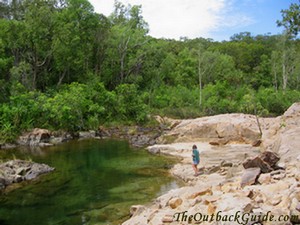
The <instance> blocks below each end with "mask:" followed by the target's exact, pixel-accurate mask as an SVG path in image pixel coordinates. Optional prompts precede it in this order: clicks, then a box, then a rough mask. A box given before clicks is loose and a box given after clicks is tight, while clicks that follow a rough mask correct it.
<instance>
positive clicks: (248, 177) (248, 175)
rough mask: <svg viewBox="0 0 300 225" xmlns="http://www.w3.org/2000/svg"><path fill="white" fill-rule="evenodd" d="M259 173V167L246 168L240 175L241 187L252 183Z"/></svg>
mask: <svg viewBox="0 0 300 225" xmlns="http://www.w3.org/2000/svg"><path fill="white" fill-rule="evenodd" d="M260 173H261V170H260V168H248V169H246V170H245V171H244V173H243V176H242V181H241V187H245V186H246V185H251V184H254V183H255V182H256V179H257V178H258V176H259V174H260Z"/></svg>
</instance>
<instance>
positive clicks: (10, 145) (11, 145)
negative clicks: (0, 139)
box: [0, 143, 17, 149]
mask: <svg viewBox="0 0 300 225" xmlns="http://www.w3.org/2000/svg"><path fill="white" fill-rule="evenodd" d="M16 147H17V146H16V145H15V144H9V143H5V144H3V145H0V149H13V148H16Z"/></svg>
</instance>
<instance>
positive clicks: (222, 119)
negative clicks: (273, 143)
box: [160, 114, 261, 144]
mask: <svg viewBox="0 0 300 225" xmlns="http://www.w3.org/2000/svg"><path fill="white" fill-rule="evenodd" d="M260 138H261V133H260V131H259V126H258V123H257V119H256V117H255V116H253V115H246V114H222V115H216V116H210V117H202V118H197V119H190V120H182V121H181V122H180V123H178V125H177V126H175V127H174V128H173V129H172V130H171V131H169V132H167V133H166V134H165V135H164V136H162V137H161V138H160V142H161V143H168V142H170V141H171V142H191V141H208V142H210V141H211V142H212V143H217V144H219V142H218V140H221V142H222V143H225V144H226V143H227V142H239V143H247V144H253V143H257V142H258V141H259V140H260Z"/></svg>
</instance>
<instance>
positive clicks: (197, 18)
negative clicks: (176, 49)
mask: <svg viewBox="0 0 300 225" xmlns="http://www.w3.org/2000/svg"><path fill="white" fill-rule="evenodd" d="M120 1H121V2H122V3H124V4H125V5H128V4H131V5H142V10H143V16H144V19H145V20H146V22H148V24H149V28H150V32H149V34H150V35H151V36H154V37H157V38H161V37H163V38H173V39H179V38H180V37H188V38H196V37H203V38H212V39H213V40H215V41H222V40H229V38H230V37H231V36H232V35H233V34H236V33H240V32H245V31H248V32H251V34H252V35H257V34H267V33H271V34H280V33H281V32H282V31H283V28H279V27H277V24H276V20H280V19H281V18H282V17H281V13H280V11H281V10H282V9H288V8H289V6H290V4H291V3H298V2H299V1H298V0H120ZM90 2H91V3H92V4H93V6H94V7H95V11H96V12H99V13H103V14H104V15H109V14H110V13H111V12H112V11H113V4H114V0H90Z"/></svg>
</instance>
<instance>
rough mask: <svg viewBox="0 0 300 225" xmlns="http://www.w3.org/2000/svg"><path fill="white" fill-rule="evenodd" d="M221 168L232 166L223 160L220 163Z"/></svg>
mask: <svg viewBox="0 0 300 225" xmlns="http://www.w3.org/2000/svg"><path fill="white" fill-rule="evenodd" d="M221 166H222V167H232V166H233V163H232V162H226V161H225V160H223V161H222V162H221Z"/></svg>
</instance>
